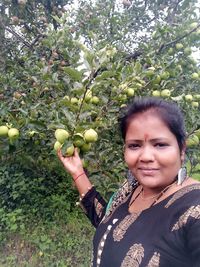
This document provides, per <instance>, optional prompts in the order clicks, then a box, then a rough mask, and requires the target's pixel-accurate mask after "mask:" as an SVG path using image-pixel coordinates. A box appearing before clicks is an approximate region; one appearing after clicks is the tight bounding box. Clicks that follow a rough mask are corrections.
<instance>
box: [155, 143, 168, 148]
mask: <svg viewBox="0 0 200 267" xmlns="http://www.w3.org/2000/svg"><path fill="white" fill-rule="evenodd" d="M155 146H156V147H166V146H168V144H166V143H157V144H155Z"/></svg>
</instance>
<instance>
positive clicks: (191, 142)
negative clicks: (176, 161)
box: [186, 134, 199, 148]
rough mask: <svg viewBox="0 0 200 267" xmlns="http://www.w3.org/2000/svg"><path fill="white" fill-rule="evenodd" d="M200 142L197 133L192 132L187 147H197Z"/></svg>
mask: <svg viewBox="0 0 200 267" xmlns="http://www.w3.org/2000/svg"><path fill="white" fill-rule="evenodd" d="M198 144H199V138H198V136H197V135H196V134H192V135H190V136H189V137H188V139H187V140H186V145H187V147H189V148H191V147H195V146H197V145H198Z"/></svg>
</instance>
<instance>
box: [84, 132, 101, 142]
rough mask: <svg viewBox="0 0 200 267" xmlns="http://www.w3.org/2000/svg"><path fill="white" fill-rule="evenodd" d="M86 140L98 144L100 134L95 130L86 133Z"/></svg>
mask: <svg viewBox="0 0 200 267" xmlns="http://www.w3.org/2000/svg"><path fill="white" fill-rule="evenodd" d="M84 139H85V141H86V142H87V143H93V142H96V141H97V139H98V134H97V132H96V131H95V130H94V129H89V130H86V131H85V132H84Z"/></svg>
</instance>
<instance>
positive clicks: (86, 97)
mask: <svg viewBox="0 0 200 267" xmlns="http://www.w3.org/2000/svg"><path fill="white" fill-rule="evenodd" d="M91 98H92V91H90V90H88V91H87V93H86V95H85V102H89V101H90V100H91Z"/></svg>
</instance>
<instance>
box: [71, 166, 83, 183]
mask: <svg viewBox="0 0 200 267" xmlns="http://www.w3.org/2000/svg"><path fill="white" fill-rule="evenodd" d="M84 174H85V171H84V169H83V168H81V169H79V170H77V171H76V172H74V173H72V174H71V176H72V178H73V180H74V181H76V180H78V178H79V177H81V176H82V175H84Z"/></svg>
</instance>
